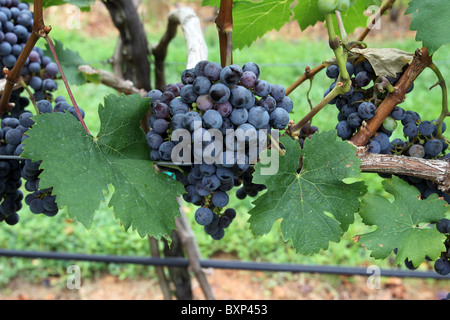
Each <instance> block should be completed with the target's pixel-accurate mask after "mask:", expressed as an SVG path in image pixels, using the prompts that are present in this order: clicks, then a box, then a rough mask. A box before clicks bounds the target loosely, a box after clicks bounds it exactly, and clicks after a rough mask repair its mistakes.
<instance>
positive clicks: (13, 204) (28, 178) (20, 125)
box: [0, 97, 84, 225]
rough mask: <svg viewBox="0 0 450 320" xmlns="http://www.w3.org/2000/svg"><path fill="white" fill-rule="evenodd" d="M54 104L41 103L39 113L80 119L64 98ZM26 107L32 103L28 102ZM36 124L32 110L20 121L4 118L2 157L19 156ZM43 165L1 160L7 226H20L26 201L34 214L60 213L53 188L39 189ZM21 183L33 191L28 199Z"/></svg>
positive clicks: (0, 199)
mask: <svg viewBox="0 0 450 320" xmlns="http://www.w3.org/2000/svg"><path fill="white" fill-rule="evenodd" d="M25 100H27V99H26V98H23V99H21V101H22V102H23V101H25ZM55 102H56V103H55V106H54V108H53V105H52V103H51V102H49V101H48V100H40V101H38V102H37V107H38V109H39V113H50V112H60V113H64V112H68V113H71V114H72V115H73V116H75V117H77V115H76V112H75V108H74V107H73V106H70V105H69V104H68V103H67V102H66V100H65V98H64V97H57V98H56V99H55ZM26 104H29V101H28V103H26ZM21 108H22V109H23V108H24V107H21ZM80 111H81V113H82V115H84V111H83V110H82V109H80ZM33 124H34V121H33V114H32V113H31V112H29V111H24V112H22V113H21V114H20V116H19V117H18V118H16V117H11V116H8V117H5V118H4V119H3V120H2V121H1V130H0V157H3V158H7V157H19V156H20V155H21V154H22V152H23V147H24V145H25V144H26V139H27V137H28V136H27V131H28V130H29V129H30V128H31V127H32V126H33ZM40 164H41V162H40V161H38V162H33V161H31V160H30V159H23V160H18V159H17V158H12V159H3V160H0V176H1V177H0V222H1V221H5V222H6V223H7V224H8V225H15V224H17V223H18V222H19V215H18V213H17V212H18V211H20V209H21V208H22V200H23V199H25V204H27V205H28V206H29V208H30V211H31V212H32V213H33V214H45V215H46V216H49V217H53V216H55V215H56V214H57V213H58V211H59V209H58V205H57V203H56V196H54V195H52V188H49V189H41V188H40V187H39V176H40V174H41V173H42V169H40ZM22 181H25V185H24V188H25V190H26V191H28V192H30V193H29V194H28V195H27V196H26V197H25V198H24V194H23V192H22V191H21V190H20V188H21V187H22Z"/></svg>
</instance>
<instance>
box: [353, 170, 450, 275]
mask: <svg viewBox="0 0 450 320" xmlns="http://www.w3.org/2000/svg"><path fill="white" fill-rule="evenodd" d="M383 187H384V189H385V190H386V191H387V192H388V193H390V194H392V195H393V196H394V198H395V200H394V201H393V202H391V201H389V200H387V199H386V198H384V197H382V196H380V195H377V194H367V195H366V196H365V197H363V199H362V204H361V209H360V215H361V217H362V220H363V223H365V224H366V225H369V226H377V229H376V230H375V231H373V232H370V233H367V234H363V235H361V236H360V237H359V240H358V241H359V242H360V243H361V244H362V245H363V246H364V247H366V248H367V249H369V250H371V251H372V253H371V255H372V256H373V257H374V258H376V259H385V258H386V257H387V256H388V255H389V254H390V253H391V252H392V251H393V250H394V249H395V248H397V250H398V251H397V255H396V258H395V263H396V264H399V263H402V262H403V261H405V259H406V258H408V260H410V261H411V262H412V263H413V264H414V266H416V267H417V266H419V265H420V264H421V263H422V262H423V261H424V260H425V256H428V257H429V258H431V259H433V260H436V259H437V258H439V255H440V254H441V252H443V251H445V250H446V249H445V245H444V241H445V236H444V235H443V234H441V233H439V231H438V230H437V229H436V227H435V226H434V225H429V223H431V222H436V221H439V220H441V219H443V218H444V217H445V213H446V211H447V207H446V205H447V203H446V202H445V201H444V200H441V199H438V198H437V195H434V196H432V197H429V198H427V199H426V200H420V199H419V195H420V192H419V191H418V190H417V188H415V187H414V186H411V185H410V184H408V183H407V182H405V181H403V180H401V179H400V178H397V177H393V178H392V179H385V180H384V181H383Z"/></svg>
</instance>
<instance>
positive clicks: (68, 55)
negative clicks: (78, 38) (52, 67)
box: [45, 40, 86, 85]
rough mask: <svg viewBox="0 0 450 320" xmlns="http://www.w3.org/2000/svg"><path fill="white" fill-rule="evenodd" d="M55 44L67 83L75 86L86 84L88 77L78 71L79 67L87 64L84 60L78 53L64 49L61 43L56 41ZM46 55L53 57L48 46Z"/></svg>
mask: <svg viewBox="0 0 450 320" xmlns="http://www.w3.org/2000/svg"><path fill="white" fill-rule="evenodd" d="M54 43H55V51H56V55H57V56H58V59H59V63H60V64H61V68H62V69H63V71H64V75H65V76H66V78H67V81H68V82H70V83H71V84H74V85H83V84H85V83H86V76H85V75H84V73H82V72H81V71H80V70H78V67H79V66H81V65H84V64H86V62H85V61H84V60H83V58H81V57H80V55H79V53H78V52H77V51H73V50H70V49H67V48H64V45H63V44H62V42H61V41H58V40H55V41H54ZM45 55H46V56H48V57H53V55H52V53H51V51H50V48H49V47H48V44H47V45H46V50H45Z"/></svg>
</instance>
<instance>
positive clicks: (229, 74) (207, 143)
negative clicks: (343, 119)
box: [147, 61, 317, 240]
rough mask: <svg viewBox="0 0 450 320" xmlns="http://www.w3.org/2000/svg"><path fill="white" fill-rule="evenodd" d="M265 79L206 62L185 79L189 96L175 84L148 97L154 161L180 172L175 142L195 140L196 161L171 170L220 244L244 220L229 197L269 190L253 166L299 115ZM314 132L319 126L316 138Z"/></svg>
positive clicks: (247, 68)
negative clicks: (273, 135)
mask: <svg viewBox="0 0 450 320" xmlns="http://www.w3.org/2000/svg"><path fill="white" fill-rule="evenodd" d="M260 75H261V74H260V69H259V66H258V65H257V64H255V63H253V62H249V63H246V64H245V65H244V66H243V67H240V66H238V65H231V66H227V67H225V68H222V67H221V66H220V64H218V63H215V62H208V61H201V62H199V63H198V64H197V65H196V66H195V68H191V69H188V70H185V71H184V72H183V73H182V75H181V82H180V83H182V84H183V86H182V89H181V90H177V89H176V88H175V86H174V85H168V86H167V87H166V89H165V91H159V90H152V91H151V92H149V93H148V95H147V96H148V97H150V98H151V102H150V104H151V105H150V108H151V111H152V116H151V117H150V118H149V120H148V124H149V126H150V131H149V132H148V133H147V144H148V146H149V147H150V149H151V151H150V159H151V160H153V161H168V162H170V161H172V162H174V165H175V164H176V161H177V160H178V158H177V155H175V154H173V153H174V152H173V151H174V148H175V146H176V145H177V144H178V143H179V141H172V139H173V137H174V133H175V132H176V131H177V130H178V129H182V130H184V131H186V130H187V131H188V132H189V133H190V134H191V137H190V138H191V140H192V145H191V147H192V150H190V151H189V152H190V153H191V154H190V156H192V157H194V160H195V162H191V163H188V164H186V165H183V166H182V167H180V169H182V171H181V170H177V169H174V168H173V167H174V166H171V167H170V168H165V167H164V170H167V171H169V172H171V173H172V174H173V175H174V176H175V178H176V179H177V180H178V181H179V182H181V183H182V184H183V185H184V187H185V190H186V192H185V193H184V194H183V199H184V200H185V201H186V202H188V203H192V204H194V205H195V206H198V207H199V208H198V209H197V210H196V213H195V220H196V222H197V223H198V224H199V225H201V226H203V228H204V231H205V233H206V234H208V235H209V236H211V238H212V239H215V240H220V239H222V238H223V237H224V236H225V229H227V228H228V227H229V226H230V224H231V223H232V221H233V220H234V219H235V217H236V211H235V210H234V209H232V208H227V206H228V205H229V203H230V201H229V200H230V198H229V192H230V191H231V190H233V189H234V188H236V190H237V191H236V196H237V198H238V199H244V198H246V197H247V196H249V197H256V196H257V195H258V194H259V193H260V192H262V191H263V190H265V189H266V187H265V186H264V185H260V184H255V183H253V172H254V168H253V166H252V164H253V163H251V160H255V161H256V160H257V158H258V157H259V154H260V152H261V151H263V150H264V149H266V148H267V147H268V137H267V135H268V134H269V133H270V130H272V129H278V130H283V129H285V128H286V127H287V125H288V124H289V112H291V111H292V110H293V102H292V100H291V99H290V98H289V97H287V96H286V90H285V89H284V88H283V87H282V86H281V85H273V84H270V83H269V82H268V81H266V80H263V79H261V78H260ZM177 87H181V86H177ZM169 91H170V92H169ZM167 109H168V111H169V112H167ZM228 130H232V131H231V132H228ZM314 132H317V128H315V127H313V128H311V132H309V133H308V134H313V133H314ZM218 133H220V134H221V135H222V136H221V137H219V136H217V134H218ZM228 134H230V136H228ZM228 137H229V138H232V139H227V138H228ZM198 138H201V139H202V140H201V141H197V140H198ZM183 139H184V137H183ZM183 142H184V141H183ZM251 149H256V153H255V154H253V151H255V150H253V151H252V150H251ZM183 151H184V150H183ZM188 156H189V154H188ZM197 159H199V161H198V162H197ZM191 161H192V159H191ZM159 165H161V166H163V165H164V164H162V163H160V164H159Z"/></svg>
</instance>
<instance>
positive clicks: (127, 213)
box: [23, 95, 183, 238]
mask: <svg viewBox="0 0 450 320" xmlns="http://www.w3.org/2000/svg"><path fill="white" fill-rule="evenodd" d="M148 108H149V100H148V99H147V98H145V99H144V98H141V97H140V95H133V96H129V97H127V96H125V95H121V96H120V97H117V96H115V95H109V96H107V97H105V102H104V106H102V105H100V106H99V117H100V121H101V127H100V132H99V134H98V136H97V137H93V136H90V135H88V134H87V133H86V132H85V131H84V129H83V127H82V126H81V124H80V122H79V121H78V120H77V119H76V118H75V117H74V116H72V115H71V114H69V113H66V114H62V113H51V114H40V115H37V116H34V117H33V120H34V121H35V124H34V125H33V127H32V128H31V129H30V130H29V131H28V133H27V134H28V135H29V136H30V137H29V138H27V139H26V141H24V143H25V144H26V146H25V148H24V149H25V150H24V153H23V157H26V158H30V159H32V160H33V161H38V160H42V161H43V162H42V165H41V169H44V171H43V172H42V173H41V175H40V178H41V180H40V187H41V188H50V187H53V194H55V195H56V199H57V203H58V206H59V207H60V208H63V207H67V210H68V212H69V215H70V216H71V217H73V218H77V219H78V220H79V221H80V222H81V223H83V224H84V225H85V226H86V227H87V228H90V227H91V224H92V221H93V217H94V213H95V211H96V210H98V208H99V205H100V202H101V201H103V200H104V199H105V197H104V192H107V191H108V189H109V188H111V187H112V188H114V192H113V194H112V196H111V199H110V201H109V206H110V207H114V212H115V216H116V217H117V218H118V219H119V220H120V221H121V223H122V224H123V226H124V228H125V229H126V230H127V229H129V228H130V227H133V229H136V230H137V232H138V233H139V235H140V236H142V237H144V236H145V235H147V234H150V235H152V236H155V237H156V238H161V237H162V236H164V237H166V238H167V237H169V235H170V234H171V231H172V230H173V229H175V220H174V218H175V216H177V215H179V205H178V202H177V201H176V196H178V195H180V194H182V193H183V187H182V185H181V184H180V183H178V182H176V181H175V180H173V179H171V178H169V176H168V175H166V174H164V173H159V172H156V171H155V169H154V168H153V166H152V162H151V161H150V160H149V151H150V150H149V148H148V146H147V143H146V137H145V133H144V131H143V130H142V129H141V128H140V120H141V119H142V117H143V116H144V115H145V113H146V111H147V110H148Z"/></svg>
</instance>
